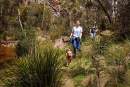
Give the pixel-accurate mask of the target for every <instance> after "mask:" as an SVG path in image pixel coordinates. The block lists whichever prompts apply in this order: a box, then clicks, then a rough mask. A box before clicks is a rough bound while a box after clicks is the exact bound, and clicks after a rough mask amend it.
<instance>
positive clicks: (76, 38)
mask: <svg viewBox="0 0 130 87" xmlns="http://www.w3.org/2000/svg"><path fill="white" fill-rule="evenodd" d="M82 32H83V28H82V27H81V26H80V21H79V20H77V21H76V23H75V25H74V26H73V28H72V32H71V35H70V38H71V43H72V46H73V50H74V57H75V56H76V51H77V50H78V51H81V49H80V45H81V43H80V41H81V38H82Z"/></svg>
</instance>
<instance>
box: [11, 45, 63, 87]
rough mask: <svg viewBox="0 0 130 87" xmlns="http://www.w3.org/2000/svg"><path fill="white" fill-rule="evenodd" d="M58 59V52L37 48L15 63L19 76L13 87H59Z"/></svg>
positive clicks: (49, 48) (60, 75)
mask: <svg viewBox="0 0 130 87" xmlns="http://www.w3.org/2000/svg"><path fill="white" fill-rule="evenodd" d="M59 58H60V52H59V51H58V50H55V49H53V48H51V47H48V48H47V47H46V48H43V49H40V48H39V49H38V50H35V53H34V54H33V55H31V56H26V57H24V58H21V59H20V60H19V61H18V63H17V66H18V67H19V69H18V73H19V74H18V77H17V81H16V84H15V85H14V87H60V86H61V77H62V73H61V70H60V67H61V64H60V60H59ZM10 87H12V86H10Z"/></svg>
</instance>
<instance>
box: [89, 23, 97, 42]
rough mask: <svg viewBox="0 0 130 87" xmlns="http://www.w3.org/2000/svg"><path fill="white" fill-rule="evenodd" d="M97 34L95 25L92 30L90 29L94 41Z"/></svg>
mask: <svg viewBox="0 0 130 87" xmlns="http://www.w3.org/2000/svg"><path fill="white" fill-rule="evenodd" d="M96 33H97V30H96V26H95V25H94V26H93V27H92V28H91V29H90V35H91V38H92V39H94V38H95V37H96Z"/></svg>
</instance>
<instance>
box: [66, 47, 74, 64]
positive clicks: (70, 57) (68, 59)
mask: <svg viewBox="0 0 130 87" xmlns="http://www.w3.org/2000/svg"><path fill="white" fill-rule="evenodd" d="M72 58H73V52H72V51H71V49H67V50H66V59H67V65H69V64H70V63H71V60H72Z"/></svg>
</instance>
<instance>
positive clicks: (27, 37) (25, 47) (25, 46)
mask: <svg viewBox="0 0 130 87" xmlns="http://www.w3.org/2000/svg"><path fill="white" fill-rule="evenodd" d="M16 38H17V39H18V40H19V42H18V45H17V47H16V48H17V50H16V52H17V55H18V56H24V55H27V54H29V53H30V52H31V51H33V49H34V47H35V44H36V33H35V29H33V28H30V27H29V28H27V29H24V30H17V31H16ZM29 51H30V52H29Z"/></svg>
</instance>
